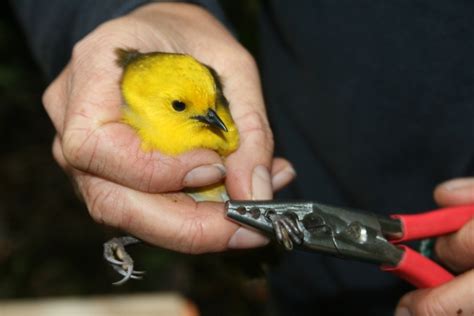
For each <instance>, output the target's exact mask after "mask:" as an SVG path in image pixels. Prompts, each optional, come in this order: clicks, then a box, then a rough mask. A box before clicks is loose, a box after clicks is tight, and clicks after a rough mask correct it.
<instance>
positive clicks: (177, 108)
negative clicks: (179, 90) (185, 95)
mask: <svg viewBox="0 0 474 316" xmlns="http://www.w3.org/2000/svg"><path fill="white" fill-rule="evenodd" d="M172 105H173V109H174V110H175V111H178V112H181V111H184V109H185V108H186V103H184V102H182V101H179V100H174V101H173V103H172Z"/></svg>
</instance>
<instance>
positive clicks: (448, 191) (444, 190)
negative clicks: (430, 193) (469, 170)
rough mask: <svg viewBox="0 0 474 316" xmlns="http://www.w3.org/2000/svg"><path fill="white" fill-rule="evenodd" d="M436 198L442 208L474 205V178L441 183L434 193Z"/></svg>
mask: <svg viewBox="0 0 474 316" xmlns="http://www.w3.org/2000/svg"><path fill="white" fill-rule="evenodd" d="M434 198H435V200H436V202H437V203H438V204H439V205H441V206H448V205H460V204H469V203H474V177H471V178H457V179H453V180H450V181H446V182H443V183H441V184H440V185H438V186H437V187H436V189H435V191H434Z"/></svg>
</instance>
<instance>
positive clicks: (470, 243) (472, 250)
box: [434, 178, 474, 272]
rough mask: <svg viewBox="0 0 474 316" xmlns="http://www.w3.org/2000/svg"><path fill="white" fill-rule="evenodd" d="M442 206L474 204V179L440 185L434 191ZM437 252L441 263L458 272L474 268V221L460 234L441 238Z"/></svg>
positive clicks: (438, 241)
mask: <svg viewBox="0 0 474 316" xmlns="http://www.w3.org/2000/svg"><path fill="white" fill-rule="evenodd" d="M434 197H435V200H436V202H437V203H438V204H439V205H441V206H454V205H461V204H472V203H474V178H459V179H454V180H450V181H447V182H444V183H442V184H440V185H438V186H437V187H436V189H435V191H434ZM435 252H436V254H437V256H438V257H439V259H440V261H442V262H443V263H444V264H446V265H447V266H448V267H449V268H451V269H452V270H453V271H456V272H462V271H466V270H467V269H472V268H474V219H473V220H471V221H470V222H469V223H467V224H466V225H465V226H464V227H462V228H461V229H460V230H459V231H458V232H456V233H454V234H450V235H448V236H443V237H439V238H438V240H437V242H436V246H435Z"/></svg>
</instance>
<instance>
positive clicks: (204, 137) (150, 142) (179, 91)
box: [104, 49, 239, 284]
mask: <svg viewBox="0 0 474 316" xmlns="http://www.w3.org/2000/svg"><path fill="white" fill-rule="evenodd" d="M116 53H117V57H118V58H117V64H118V65H119V66H120V67H122V68H123V75H122V78H121V81H120V87H121V91H122V96H123V99H124V105H123V108H122V111H123V117H122V120H123V122H125V123H126V124H128V125H130V126H131V127H133V128H134V129H135V130H136V132H137V135H138V137H139V138H140V140H141V142H142V149H143V150H144V151H159V152H161V153H163V154H166V155H171V156H176V155H179V154H182V153H185V152H187V151H190V150H193V149H197V148H206V149H210V150H214V151H216V152H217V153H218V154H219V155H220V156H222V157H226V156H228V155H229V154H231V153H232V152H233V151H235V150H236V149H237V147H238V146H239V133H238V130H237V128H236V126H235V123H234V121H233V119H232V116H231V114H230V111H229V104H228V102H227V99H226V98H225V96H224V94H223V91H222V84H221V81H220V79H219V77H218V75H217V73H216V71H215V70H214V69H212V68H211V67H209V66H206V65H204V64H202V63H200V62H199V61H197V60H196V59H195V58H193V57H191V56H189V55H184V54H174V53H162V52H153V53H140V52H139V51H137V50H134V49H127V50H125V49H117V50H116ZM185 192H186V193H188V194H189V195H190V196H192V197H193V198H194V199H195V200H196V201H224V200H227V199H228V196H227V192H226V190H225V187H224V184H223V183H218V184H216V185H211V186H206V187H203V188H197V189H196V188H192V189H186V190H185ZM137 242H139V240H138V239H136V238H134V237H131V236H125V237H120V238H114V239H112V240H110V241H109V242H107V243H105V244H104V256H105V258H106V259H107V261H108V262H109V263H110V264H111V265H112V267H113V268H114V269H115V270H116V271H117V272H118V273H119V274H121V275H123V276H124V278H123V279H122V280H120V281H118V282H116V283H114V284H122V283H124V282H125V281H127V280H128V279H130V278H133V279H140V278H141V271H135V270H134V269H133V260H132V258H131V257H130V256H129V255H128V254H127V252H126V251H125V248H124V247H125V246H127V245H131V244H134V243H137Z"/></svg>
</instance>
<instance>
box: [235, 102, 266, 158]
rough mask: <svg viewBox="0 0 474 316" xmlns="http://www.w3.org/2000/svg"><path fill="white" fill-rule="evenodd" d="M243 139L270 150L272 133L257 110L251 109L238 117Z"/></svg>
mask: <svg viewBox="0 0 474 316" xmlns="http://www.w3.org/2000/svg"><path fill="white" fill-rule="evenodd" d="M238 122H239V126H240V127H241V128H240V133H241V135H242V138H243V141H250V142H251V145H252V146H256V147H258V148H263V149H265V150H267V151H270V152H272V151H273V146H274V139H273V133H272V131H271V129H270V126H269V125H268V122H267V121H266V119H265V118H264V117H263V115H262V114H261V113H259V112H258V111H252V112H249V113H247V114H245V115H244V116H242V117H241V118H239V119H238Z"/></svg>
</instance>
